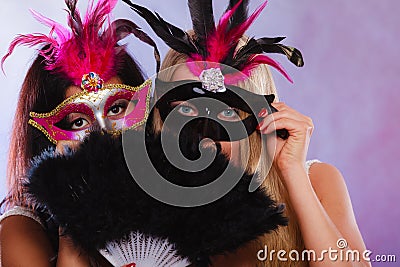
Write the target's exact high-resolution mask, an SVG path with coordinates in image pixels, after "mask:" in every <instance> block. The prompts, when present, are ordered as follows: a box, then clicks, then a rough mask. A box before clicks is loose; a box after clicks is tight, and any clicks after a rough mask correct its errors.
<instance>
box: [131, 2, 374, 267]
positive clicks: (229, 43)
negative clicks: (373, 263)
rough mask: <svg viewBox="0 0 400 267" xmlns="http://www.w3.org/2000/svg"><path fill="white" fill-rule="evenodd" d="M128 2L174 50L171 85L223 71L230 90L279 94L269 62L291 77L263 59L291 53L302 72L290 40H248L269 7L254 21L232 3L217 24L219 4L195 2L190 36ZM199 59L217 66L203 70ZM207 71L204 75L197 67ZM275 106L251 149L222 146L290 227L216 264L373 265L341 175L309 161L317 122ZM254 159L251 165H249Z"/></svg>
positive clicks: (166, 75)
mask: <svg viewBox="0 0 400 267" xmlns="http://www.w3.org/2000/svg"><path fill="white" fill-rule="evenodd" d="M124 1H125V2H127V3H128V4H129V5H130V7H131V8H132V9H133V10H134V11H135V12H137V13H138V14H139V15H141V16H142V17H143V18H144V19H146V21H147V22H148V23H149V24H150V26H151V27H152V28H153V30H154V31H155V33H156V34H157V35H158V36H159V37H160V38H162V39H163V40H164V41H165V42H166V43H167V44H168V45H169V46H170V47H171V48H172V49H173V50H170V51H169V52H168V54H167V56H166V58H165V60H164V62H163V65H162V70H164V71H163V72H162V75H160V78H161V79H163V80H165V81H180V80H202V75H203V73H204V72H202V71H206V72H207V71H208V70H209V69H211V67H212V68H215V67H216V66H217V67H216V68H218V69H219V70H222V71H221V73H222V74H223V76H224V78H225V80H224V82H225V84H228V83H230V84H233V82H236V85H238V86H239V87H241V88H242V89H245V90H248V91H251V92H254V93H257V94H264V95H265V94H274V95H275V96H276V95H277V92H276V89H275V86H274V82H273V79H272V76H271V74H270V71H269V69H268V67H267V66H266V64H267V65H271V66H273V67H275V68H276V69H278V71H280V72H281V73H282V74H283V75H285V76H286V77H287V78H289V77H288V75H287V74H286V72H285V71H284V70H283V69H282V68H281V67H280V65H279V64H277V63H276V62H275V61H273V60H272V59H271V58H269V57H266V56H264V55H260V54H261V53H265V52H272V53H281V54H285V55H286V56H287V57H288V58H289V59H290V61H291V62H293V63H294V64H296V65H297V66H301V65H302V57H301V53H300V52H299V51H298V50H297V49H295V48H292V47H287V46H284V45H282V44H279V42H280V41H281V40H282V38H260V39H253V38H251V39H246V38H242V39H241V40H242V41H240V37H241V36H243V34H244V32H245V31H246V29H247V28H248V27H249V26H250V24H251V22H252V21H253V20H254V19H255V17H256V16H257V15H258V14H259V13H260V12H261V10H262V9H263V8H264V6H265V4H266V3H264V4H263V5H261V7H260V8H259V9H258V10H257V11H256V12H254V13H253V15H251V16H248V15H247V4H248V1H230V5H229V7H228V9H227V11H226V12H225V14H224V15H223V16H222V17H221V19H220V21H219V23H218V24H217V26H215V25H214V19H213V12H212V1H195V0H193V1H189V8H190V12H191V16H192V21H193V29H194V32H192V33H190V34H188V33H186V32H184V31H182V30H180V29H179V28H177V27H175V26H173V25H170V24H168V23H166V22H165V21H164V20H162V19H161V18H160V17H159V16H154V15H153V14H152V13H151V12H150V11H148V10H147V9H145V8H143V7H141V6H138V5H135V4H132V3H129V1H127V0H124ZM177 51H178V52H177ZM199 60H200V61H207V62H209V63H202V64H197V65H196V64H195V62H196V61H199ZM193 63H194V65H195V67H193V65H191V64H193ZM207 64H208V65H207ZM218 64H219V65H218ZM224 64H225V65H229V66H231V67H234V68H236V69H238V70H240V71H242V73H244V74H245V76H246V77H248V78H246V79H241V78H237V77H236V78H232V77H231V76H229V75H230V74H229V73H223V65H224ZM199 65H201V66H203V67H204V69H200V70H199V69H196V66H197V67H198V66H199ZM289 79H290V78H289ZM221 90H223V89H221ZM216 94H218V91H216ZM276 100H277V99H276ZM272 106H273V107H274V108H276V109H277V110H278V111H277V112H275V113H273V114H271V113H268V112H267V110H266V109H262V110H260V113H259V114H258V116H259V117H260V118H262V122H261V123H260V124H259V125H258V127H257V130H256V131H254V133H252V134H251V135H250V136H249V137H248V141H249V145H245V141H240V142H221V146H222V147H223V151H225V152H226V153H227V154H228V156H229V157H230V158H231V160H232V161H234V162H236V163H238V164H242V165H243V167H244V168H246V169H249V170H251V171H255V170H257V171H258V172H259V173H261V175H262V176H263V177H266V178H265V180H264V182H263V186H264V187H265V188H266V189H267V190H268V192H269V193H270V194H271V195H272V196H274V198H275V199H276V201H277V202H281V203H285V204H286V215H287V217H288V218H289V226H288V227H281V228H279V229H278V230H277V231H276V232H274V233H272V234H269V235H266V236H264V237H263V238H260V239H259V240H256V241H255V242H253V243H251V244H245V245H244V246H243V248H242V249H240V250H238V251H237V253H235V254H228V255H222V256H218V257H215V258H214V259H213V266H370V263H369V262H368V258H367V256H368V254H363V253H364V251H365V250H366V247H365V244H364V242H363V239H362V236H361V234H360V231H359V229H358V226H357V223H356V220H355V217H354V213H353V209H352V205H351V201H350V197H349V194H348V191H347V188H346V184H345V181H344V179H343V177H342V175H341V173H340V172H339V171H338V170H337V169H336V168H335V167H334V166H332V165H329V164H327V163H321V162H319V161H318V160H312V161H306V157H307V150H308V145H309V142H310V138H311V135H312V132H313V128H314V125H313V122H312V120H311V119H310V118H309V117H307V116H305V115H303V114H301V113H299V112H298V111H296V110H294V109H292V108H290V107H289V106H288V105H286V104H285V103H282V102H278V101H276V102H275V103H273V104H272ZM155 121H156V123H155V124H156V128H157V127H159V126H160V124H161V122H160V120H158V119H157V118H156V119H155ZM281 129H285V130H286V131H287V136H286V137H284V138H281V137H276V135H274V134H273V133H274V132H275V131H276V130H281ZM263 136H265V137H266V138H262V137H263ZM271 139H274V140H271ZM263 142H269V143H271V142H276V150H275V151H273V150H272V149H267V150H266V151H264V150H262V149H261V147H262V145H263ZM264 147H265V146H264ZM267 147H270V146H267ZM247 158H249V161H247V160H244V161H243V159H247ZM268 162H272V167H271V168H270V169H269V168H265V166H268ZM227 238H229V237H227ZM280 250H282V251H283V252H282V251H280ZM279 251H280V252H279ZM293 251H294V252H293ZM310 251H312V252H310ZM335 251H336V252H335ZM278 252H279V253H278ZM296 252H297V253H296ZM308 253H309V254H308ZM314 253H315V254H314ZM335 253H336V254H335ZM353 254H355V255H359V259H358V258H357V256H356V257H355V259H352V257H351V255H353ZM346 255H350V256H347V257H346Z"/></svg>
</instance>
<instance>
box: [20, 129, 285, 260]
mask: <svg viewBox="0 0 400 267" xmlns="http://www.w3.org/2000/svg"><path fill="white" fill-rule="evenodd" d="M132 135H133V136H135V135H136V138H132V139H131V140H132V141H133V142H132V146H133V147H135V148H140V147H141V146H142V145H141V144H142V143H143V140H142V136H143V134H142V133H139V132H132ZM167 137H168V136H167ZM165 140H171V142H173V141H172V140H174V138H173V137H172V136H171V137H170V138H166V139H165ZM136 142H137V143H136ZM160 142H161V141H160V139H159V138H149V140H147V145H148V150H147V151H148V153H149V157H150V159H151V160H152V162H156V163H157V164H156V166H154V167H156V168H157V171H159V172H160V173H161V174H162V175H163V176H164V177H165V178H166V179H167V180H169V181H171V182H173V183H175V184H182V185H184V186H196V185H198V184H206V183H208V182H210V181H212V180H213V179H216V177H218V176H217V175H218V174H219V173H221V172H223V171H224V170H225V167H226V166H227V164H228V162H227V159H226V158H225V156H224V155H223V154H222V153H221V150H220V149H219V150H218V151H219V152H218V155H217V157H216V159H215V160H214V162H213V163H212V164H211V165H210V166H209V167H208V168H206V169H205V170H203V171H200V172H197V173H192V172H191V173H190V174H188V173H187V172H186V171H183V170H180V169H178V168H176V167H175V166H174V165H172V164H170V163H169V161H168V159H167V157H166V155H165V154H164V153H163V150H162V146H161V143H160ZM182 149H184V150H185V151H186V150H187V149H191V147H190V144H188V148H185V147H183V148H182ZM142 152H143V153H142ZM144 153H145V152H144V151H136V150H135V154H136V155H137V156H138V159H137V160H140V159H143V155H145V154H144ZM148 167H151V168H153V167H152V166H148V165H147V164H146V163H145V162H144V163H143V164H141V163H139V164H136V165H135V170H136V171H135V175H144V177H147V176H148V175H149V173H151V172H149V169H148ZM236 172H238V173H236ZM239 173H240V174H241V173H242V171H241V170H239V169H234V170H233V173H232V174H233V175H239ZM146 175H147V176H146ZM188 177H190V179H188ZM150 179H151V178H150ZM251 179H252V175H250V174H248V173H245V174H244V175H243V176H242V178H241V179H240V181H239V182H238V184H237V185H236V186H235V187H234V188H233V189H232V190H231V191H230V192H229V193H228V194H226V195H225V196H223V197H222V198H220V199H219V200H217V201H215V202H213V203H210V204H207V205H204V206H199V207H192V208H183V207H176V206H171V205H168V204H164V203H162V202H159V201H157V200H155V199H153V198H152V197H151V196H149V195H147V193H145V192H144V191H143V190H142V189H141V188H140V187H139V186H138V184H136V182H135V180H134V179H132V176H131V175H130V172H129V170H128V168H127V166H126V164H125V159H124V154H123V148H122V144H121V139H120V138H113V137H112V136H111V135H107V134H105V135H102V134H98V133H92V134H91V135H90V137H89V139H87V140H86V141H84V143H83V144H82V145H81V146H80V148H79V149H78V150H77V151H76V152H71V153H70V154H67V155H59V154H55V153H53V152H52V151H48V152H45V153H43V154H42V155H41V156H40V157H38V158H36V159H35V161H34V163H33V169H32V170H31V172H30V175H29V181H28V183H27V184H26V187H27V190H28V192H29V194H30V195H31V197H32V198H33V199H34V200H35V201H36V203H37V204H38V205H39V206H40V207H42V208H44V209H46V210H48V211H49V212H50V214H51V215H52V216H53V219H54V220H56V222H57V223H59V224H60V225H61V226H62V228H63V229H64V230H65V233H64V234H66V235H69V236H70V237H71V238H72V240H73V241H74V242H75V243H76V244H77V245H79V246H80V247H82V248H84V249H85V250H86V251H87V252H89V253H94V252H95V251H97V250H98V249H104V248H106V246H107V244H108V243H109V242H112V241H117V240H126V239H127V238H128V236H129V234H130V233H131V232H132V231H139V232H140V233H143V234H145V235H149V236H152V237H155V238H162V239H168V240H169V241H170V242H171V243H172V244H174V247H175V249H176V250H177V251H178V254H179V255H180V256H182V257H187V258H188V259H189V260H190V261H191V262H192V263H195V264H196V266H207V265H208V262H209V260H210V257H211V256H213V255H219V254H222V253H228V252H234V251H235V250H236V249H238V248H239V247H240V246H242V245H243V244H246V243H247V242H250V241H252V240H254V239H256V238H257V237H258V236H260V235H263V234H264V233H268V232H270V231H273V230H275V229H276V228H277V227H278V226H280V225H286V223H287V221H286V219H285V218H284V217H283V216H282V213H283V206H282V205H277V204H276V203H275V202H274V201H273V200H272V199H271V198H270V197H269V196H268V195H267V193H266V192H265V191H264V190H263V189H260V188H258V189H257V190H256V191H254V192H253V193H250V192H248V186H249V184H250V181H251ZM226 237H229V238H226Z"/></svg>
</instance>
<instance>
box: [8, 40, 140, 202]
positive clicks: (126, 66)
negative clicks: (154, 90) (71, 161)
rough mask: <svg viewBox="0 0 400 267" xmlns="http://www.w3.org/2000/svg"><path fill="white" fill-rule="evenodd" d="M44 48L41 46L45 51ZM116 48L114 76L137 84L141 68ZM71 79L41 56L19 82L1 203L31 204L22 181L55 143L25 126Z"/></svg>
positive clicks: (57, 98)
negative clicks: (37, 158)
mask: <svg viewBox="0 0 400 267" xmlns="http://www.w3.org/2000/svg"><path fill="white" fill-rule="evenodd" d="M46 48H47V47H44V48H43V50H45V49H46ZM118 49H119V52H118V58H119V59H120V62H121V63H120V64H119V65H118V70H117V75H118V77H119V78H120V79H121V80H122V82H123V83H125V84H128V85H131V86H137V85H139V84H141V83H143V82H144V77H143V74H142V71H141V70H140V68H139V66H138V65H137V64H136V62H135V61H134V60H133V59H132V58H131V57H130V56H129V55H128V54H127V52H126V51H125V50H124V49H120V48H118ZM71 85H72V82H71V81H69V80H68V79H66V78H64V77H63V76H61V75H58V74H57V75H56V74H54V73H52V72H50V71H48V70H46V69H45V63H44V58H43V57H42V56H40V55H38V56H37V57H36V59H35V60H34V61H33V63H32V65H31V67H30V68H29V70H28V72H27V74H26V76H25V80H24V82H23V84H22V87H21V90H20V93H19V98H18V103H17V109H16V112H15V115H14V121H13V127H12V134H11V140H10V146H9V157H8V164H7V187H8V190H9V192H8V195H7V197H6V198H5V199H4V200H3V202H2V204H4V205H5V208H10V207H12V206H15V205H19V206H29V207H32V205H31V204H30V203H28V200H27V199H26V197H25V195H24V192H23V181H24V179H25V178H26V175H27V172H28V170H29V166H30V162H31V160H32V158H33V157H35V156H37V155H39V154H40V153H42V152H43V150H45V149H48V148H49V147H52V146H54V144H53V143H51V142H50V141H49V140H48V139H47V138H46V137H45V136H44V135H43V134H42V133H41V132H40V131H39V130H37V129H36V128H34V127H32V126H29V125H28V120H29V112H31V111H35V112H40V113H42V112H48V111H50V110H52V109H54V108H55V107H56V106H57V105H58V104H59V103H61V102H62V101H63V100H64V99H65V93H66V90H67V88H68V87H69V86H71Z"/></svg>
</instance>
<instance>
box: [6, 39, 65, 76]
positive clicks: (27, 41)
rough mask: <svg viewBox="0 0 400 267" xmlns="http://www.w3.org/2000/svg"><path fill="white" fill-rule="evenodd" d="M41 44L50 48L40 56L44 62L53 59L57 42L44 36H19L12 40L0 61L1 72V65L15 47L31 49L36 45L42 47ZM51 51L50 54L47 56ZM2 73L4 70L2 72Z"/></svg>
mask: <svg viewBox="0 0 400 267" xmlns="http://www.w3.org/2000/svg"><path fill="white" fill-rule="evenodd" d="M43 44H49V45H50V47H49V49H47V50H46V51H42V53H41V54H42V56H44V57H45V58H46V60H49V59H50V58H52V57H53V55H54V54H55V53H56V50H57V49H56V48H57V47H58V42H57V41H56V40H55V39H54V38H51V37H48V36H46V35H44V34H40V33H38V34H26V35H23V34H19V35H18V36H17V37H15V38H14V40H13V41H12V42H11V44H10V46H9V48H8V51H7V54H5V55H4V56H3V58H2V59H1V68H2V70H3V65H4V61H5V60H6V59H7V58H8V57H9V56H10V55H11V54H12V53H13V51H14V49H15V47H17V46H19V45H26V46H28V47H33V46H36V45H43ZM51 50H53V51H52V53H51V54H48V53H49V52H50V51H51ZM3 72H4V70H3Z"/></svg>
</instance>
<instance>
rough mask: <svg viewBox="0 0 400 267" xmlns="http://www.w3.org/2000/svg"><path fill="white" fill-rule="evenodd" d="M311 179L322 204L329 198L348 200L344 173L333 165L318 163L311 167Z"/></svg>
mask: <svg viewBox="0 0 400 267" xmlns="http://www.w3.org/2000/svg"><path fill="white" fill-rule="evenodd" d="M309 177H310V181H311V184H312V186H313V188H314V191H315V193H316V194H317V196H318V198H319V199H320V201H321V202H325V201H326V200H327V198H332V197H334V198H342V199H343V198H347V197H348V191H347V186H346V182H345V180H344V178H343V175H342V173H341V172H340V171H339V170H338V169H337V168H336V167H335V166H333V165H331V164H328V163H322V162H316V163H314V164H312V165H311V166H310V172H309Z"/></svg>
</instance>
